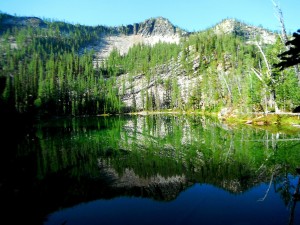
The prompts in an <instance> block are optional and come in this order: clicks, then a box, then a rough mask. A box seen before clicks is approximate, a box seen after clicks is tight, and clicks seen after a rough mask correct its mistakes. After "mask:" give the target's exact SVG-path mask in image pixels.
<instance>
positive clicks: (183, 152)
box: [0, 115, 300, 224]
mask: <svg viewBox="0 0 300 225" xmlns="http://www.w3.org/2000/svg"><path fill="white" fill-rule="evenodd" d="M299 140H300V134H299V133H296V134H284V133H280V132H278V133H271V132H270V131H266V130H259V129H255V128H252V127H245V126H243V127H235V128H231V127H226V126H224V125H222V124H220V123H219V122H218V121H216V120H215V119H212V118H208V117H198V116H173V115H172V116H171V115H169V116H163V115H152V116H132V117H93V118H92V117H86V118H72V119H57V120H54V121H50V122H47V123H38V124H36V126H35V127H34V128H31V129H30V130H29V131H28V132H27V133H26V134H25V135H24V137H23V138H20V140H19V141H18V143H15V148H16V150H15V151H16V154H15V155H14V156H12V159H11V160H10V163H12V165H11V164H8V163H6V164H5V165H7V166H8V165H10V166H9V168H10V171H9V172H8V173H7V174H6V175H2V174H1V176H2V177H1V187H0V191H1V196H2V197H3V200H4V201H3V202H2V204H3V205H6V208H7V211H10V210H13V211H15V212H17V214H18V213H19V214H21V215H22V216H23V219H24V217H25V219H27V220H29V221H30V222H32V224H34V223H39V222H41V221H42V220H43V218H44V217H45V216H46V215H48V214H49V213H51V212H54V211H56V210H58V209H61V208H66V207H70V206H74V205H76V204H79V203H82V202H88V201H92V200H96V199H113V198H115V197H120V196H135V197H145V198H151V199H154V200H159V201H171V200H174V199H176V198H177V196H178V195H179V194H180V193H181V192H182V191H183V190H186V189H187V188H188V187H191V186H192V185H194V184H196V183H199V184H209V185H213V186H214V187H218V188H221V189H223V190H225V191H227V192H229V193H232V194H235V195H237V194H242V193H245V192H246V191H248V190H250V189H252V188H253V187H255V186H257V185H259V184H261V183H266V184H270V185H269V186H268V187H269V188H273V189H275V192H276V193H278V195H279V196H280V197H281V198H282V201H283V204H285V205H286V206H290V209H291V210H290V211H291V218H293V217H294V215H293V211H294V209H295V206H296V202H297V201H298V200H299V184H298V186H297V185H295V184H294V183H292V182H290V181H291V176H293V177H294V176H296V175H297V173H296V169H297V168H298V167H299V165H300V154H299V153H300V142H299ZM20 171H22V172H21V173H20ZM268 191H269V190H268V189H266V192H263V193H261V199H260V200H261V201H264V199H265V198H266V197H267V196H268ZM295 193H296V194H295ZM2 197H1V198H2ZM25 202H31V203H32V205H33V206H31V207H28V206H27V204H26V203H25ZM16 205H17V207H16ZM33 215H35V216H34V217H35V218H34V217H33ZM16 219H17V218H16ZM290 221H292V219H290ZM292 222H293V221H292ZM292 222H291V223H290V224H292Z"/></svg>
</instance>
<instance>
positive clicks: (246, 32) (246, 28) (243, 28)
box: [213, 18, 276, 44]
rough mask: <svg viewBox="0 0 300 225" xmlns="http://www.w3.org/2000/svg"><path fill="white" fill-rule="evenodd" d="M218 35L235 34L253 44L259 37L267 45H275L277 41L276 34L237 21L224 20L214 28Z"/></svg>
mask: <svg viewBox="0 0 300 225" xmlns="http://www.w3.org/2000/svg"><path fill="white" fill-rule="evenodd" d="M213 29H214V31H215V32H216V34H234V35H237V36H241V37H243V38H245V39H246V40H247V41H249V42H253V41H254V40H255V39H256V37H257V36H259V37H261V41H262V42H263V43H265V44H273V43H275V41H276V34H274V33H272V32H270V31H268V30H267V29H264V28H262V27H257V26H251V25H247V24H246V23H243V22H241V21H239V20H237V19H233V18H230V19H224V20H222V21H221V22H220V23H218V24H217V25H216V26H215V27H214V28H213Z"/></svg>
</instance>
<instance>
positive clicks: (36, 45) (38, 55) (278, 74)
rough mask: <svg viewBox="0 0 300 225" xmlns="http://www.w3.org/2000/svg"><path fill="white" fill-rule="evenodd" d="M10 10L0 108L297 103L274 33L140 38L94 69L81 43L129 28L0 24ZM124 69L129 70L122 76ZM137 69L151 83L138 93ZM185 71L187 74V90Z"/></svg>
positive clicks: (3, 39)
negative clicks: (269, 39) (264, 37)
mask: <svg viewBox="0 0 300 225" xmlns="http://www.w3.org/2000/svg"><path fill="white" fill-rule="evenodd" d="M7 17H9V16H8V15H6V14H1V17H0V23H1V26H0V34H1V36H0V111H1V112H17V113H21V114H26V113H28V114H32V115H66V116H67V115H95V114H101V113H122V112H125V111H126V112H127V111H135V110H162V109H180V110H198V109H199V110H200V109H201V110H206V111H220V110H221V109H222V108H224V107H231V108H234V109H238V110H239V111H240V112H242V113H245V112H246V113H247V112H253V111H273V110H275V109H276V108H279V109H280V110H282V111H291V110H293V109H294V108H296V107H297V106H299V105H300V92H299V91H298V88H299V87H298V85H297V77H296V76H295V71H294V70H293V69H286V70H284V71H279V70H278V69H273V68H272V65H273V64H274V63H278V62H279V59H278V57H277V55H278V54H280V53H281V52H283V51H284V50H285V46H284V45H283V43H282V42H281V40H280V38H279V37H278V39H277V41H276V43H275V44H273V45H263V44H261V41H260V38H259V37H258V38H257V44H255V43H256V42H246V40H245V39H244V38H243V37H239V36H238V35H237V34H232V35H230V34H227V35H225V34H224V35H216V34H215V33H214V32H213V30H208V31H204V32H199V33H195V34H193V35H190V36H188V37H183V38H182V40H181V41H180V43H179V44H168V43H160V42H159V43H157V44H156V45H153V46H150V45H145V44H138V45H135V46H133V47H132V48H130V49H129V52H128V53H127V54H126V55H121V54H120V53H119V52H118V51H117V50H116V49H115V50H113V51H112V52H111V54H110V56H109V57H108V58H107V59H106V60H105V61H104V62H102V63H100V64H99V65H96V68H95V65H93V62H94V61H95V59H94V53H93V52H92V51H87V50H85V47H86V46H87V45H89V44H91V43H93V42H95V41H99V39H100V38H101V37H102V36H103V35H104V34H121V33H123V34H127V33H128V32H130V30H128V29H129V28H128V29H127V28H126V27H119V28H109V27H105V26H97V27H88V26H80V25H73V24H68V23H64V22H52V21H44V22H43V23H45V24H41V25H40V26H31V25H30V21H29V22H28V23H29V24H27V25H22V26H18V25H15V26H8V25H7V24H6V25H5V26H4V25H3V23H2V21H4V20H5V19H7ZM10 17H11V16H10ZM162 68H163V69H162ZM162 73H164V74H165V75H166V76H165V77H164V79H162V78H161V74H162ZM121 74H127V75H128V76H127V78H126V79H127V80H124V77H123V76H122V77H123V78H122V79H123V81H122V82H121V83H120V82H119V81H120V79H119V76H120V75H121ZM141 74H142V75H143V76H145V77H146V79H147V83H148V85H149V87H148V88H144V89H142V90H141V92H140V93H137V92H136V91H135V87H134V79H135V76H137V75H141ZM182 76H185V77H187V78H188V79H189V80H192V82H190V83H191V84H189V86H187V87H185V89H187V90H185V92H184V90H183V84H182V83H180V81H179V79H181V78H182ZM180 77H181V78H180ZM128 84H129V87H128ZM150 85H151V87H150ZM153 86H154V87H153ZM126 88H127V89H128V88H129V89H130V90H131V93H130V95H132V97H133V105H132V106H131V107H129V108H128V107H127V106H125V105H123V103H122V97H123V96H124V94H126V93H125V92H126ZM159 88H160V89H159ZM153 90H155V91H153ZM158 90H159V91H158ZM159 92H163V98H162V99H159V98H160V97H159ZM127 94H128V93H127ZM138 94H139V97H140V98H141V101H140V102H142V103H141V105H140V106H139V107H138V103H137V100H138V99H136V98H137V96H138Z"/></svg>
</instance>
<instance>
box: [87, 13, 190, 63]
mask: <svg viewBox="0 0 300 225" xmlns="http://www.w3.org/2000/svg"><path fill="white" fill-rule="evenodd" d="M125 29H126V30H127V34H126V35H125V34H122V33H117V34H105V35H103V36H102V37H101V38H100V39H99V40H97V41H95V42H94V43H92V44H91V45H89V46H87V49H89V50H91V49H93V50H94V51H95V56H96V57H95V62H94V63H95V65H96V63H97V62H98V63H99V62H102V61H103V60H104V59H105V58H106V57H108V56H109V54H110V52H111V51H112V50H113V49H117V50H118V51H119V52H120V53H121V55H124V54H126V53H127V52H128V50H129V48H131V47H132V46H133V45H136V44H148V45H154V44H156V43H158V42H166V43H177V44H178V43H179V41H180V38H181V37H182V36H184V35H187V34H188V32H186V31H184V30H182V29H180V28H178V27H176V26H174V25H173V24H172V23H171V22H170V21H169V20H167V19H165V18H163V17H157V18H151V19H148V20H145V21H144V22H141V23H136V24H133V25H127V26H126V28H125Z"/></svg>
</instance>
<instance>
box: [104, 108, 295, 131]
mask: <svg viewBox="0 0 300 225" xmlns="http://www.w3.org/2000/svg"><path fill="white" fill-rule="evenodd" d="M163 114H176V115H202V116H210V117H216V118H218V119H219V120H220V121H222V122H223V123H226V124H228V125H231V126H234V125H252V126H256V127H270V128H272V127H273V128H275V127H280V128H282V129H288V130H294V131H300V113H292V112H278V113H274V112H269V113H263V112H261V113H249V114H240V115H238V114H231V115H226V116H221V115H220V113H217V112H204V111H178V110H175V111H173V110H166V111H140V112H131V113H125V114H124V115H141V116H147V115H163ZM109 115H110V114H101V115H100V116H109Z"/></svg>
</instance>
